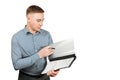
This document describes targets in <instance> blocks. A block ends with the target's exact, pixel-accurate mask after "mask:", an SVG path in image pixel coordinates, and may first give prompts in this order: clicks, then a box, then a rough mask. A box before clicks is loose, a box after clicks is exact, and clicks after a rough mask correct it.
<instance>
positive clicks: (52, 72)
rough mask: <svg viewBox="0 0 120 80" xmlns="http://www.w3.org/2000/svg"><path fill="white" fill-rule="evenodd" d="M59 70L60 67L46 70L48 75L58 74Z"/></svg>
mask: <svg viewBox="0 0 120 80" xmlns="http://www.w3.org/2000/svg"><path fill="white" fill-rule="evenodd" d="M59 71H60V69H57V70H51V71H48V72H47V75H48V76H50V77H55V76H56V75H57V74H58V72H59Z"/></svg>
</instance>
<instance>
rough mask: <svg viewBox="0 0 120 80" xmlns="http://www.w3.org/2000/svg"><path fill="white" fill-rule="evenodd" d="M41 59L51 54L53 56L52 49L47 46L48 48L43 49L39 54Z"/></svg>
mask: <svg viewBox="0 0 120 80" xmlns="http://www.w3.org/2000/svg"><path fill="white" fill-rule="evenodd" d="M38 54H39V57H40V58H42V57H47V56H49V55H51V54H53V49H51V47H50V46H47V47H44V48H43V49H41V50H40V51H39V52H38Z"/></svg>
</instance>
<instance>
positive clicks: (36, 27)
mask: <svg viewBox="0 0 120 80" xmlns="http://www.w3.org/2000/svg"><path fill="white" fill-rule="evenodd" d="M26 18H27V25H26V26H25V28H24V29H22V30H20V31H19V32H17V33H16V34H14V35H13V37H12V43H11V48H12V50H11V51H12V52H11V53H12V62H13V66H14V68H15V70H19V77H18V80H50V78H49V77H54V76H56V75H57V74H58V72H59V70H51V71H49V72H47V73H46V74H41V72H42V71H43V69H44V68H45V66H46V57H47V56H49V55H51V54H52V53H53V50H52V49H51V47H50V46H48V45H49V44H51V43H53V41H52V38H51V35H50V33H49V32H48V31H46V30H43V29H41V26H42V25H43V21H44V10H43V9H42V8H40V7H39V6H36V5H32V6H30V7H28V9H27V10H26Z"/></svg>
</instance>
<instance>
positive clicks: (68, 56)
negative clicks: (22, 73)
mask: <svg viewBox="0 0 120 80" xmlns="http://www.w3.org/2000/svg"><path fill="white" fill-rule="evenodd" d="M50 46H51V47H52V49H54V53H53V54H52V55H50V56H49V57H48V59H49V62H47V65H46V67H45V69H44V70H43V72H42V74H44V73H47V72H48V71H50V70H57V69H64V68H68V67H70V66H71V65H72V63H73V62H74V61H75V59H76V55H75V51H74V42H73V40H72V39H67V40H62V41H59V42H56V43H54V44H51V45H50Z"/></svg>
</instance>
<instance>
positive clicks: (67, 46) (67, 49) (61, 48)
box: [49, 39, 75, 59]
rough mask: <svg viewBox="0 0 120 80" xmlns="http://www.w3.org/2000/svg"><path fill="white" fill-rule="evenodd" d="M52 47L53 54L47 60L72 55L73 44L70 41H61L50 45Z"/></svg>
mask: <svg viewBox="0 0 120 80" xmlns="http://www.w3.org/2000/svg"><path fill="white" fill-rule="evenodd" d="M50 46H51V47H54V48H55V49H54V53H53V54H52V55H50V56H49V59H52V58H56V57H62V56H66V55H71V54H74V53H75V52H74V42H73V40H72V39H67V40H62V41H59V42H56V43H54V44H51V45H50Z"/></svg>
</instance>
